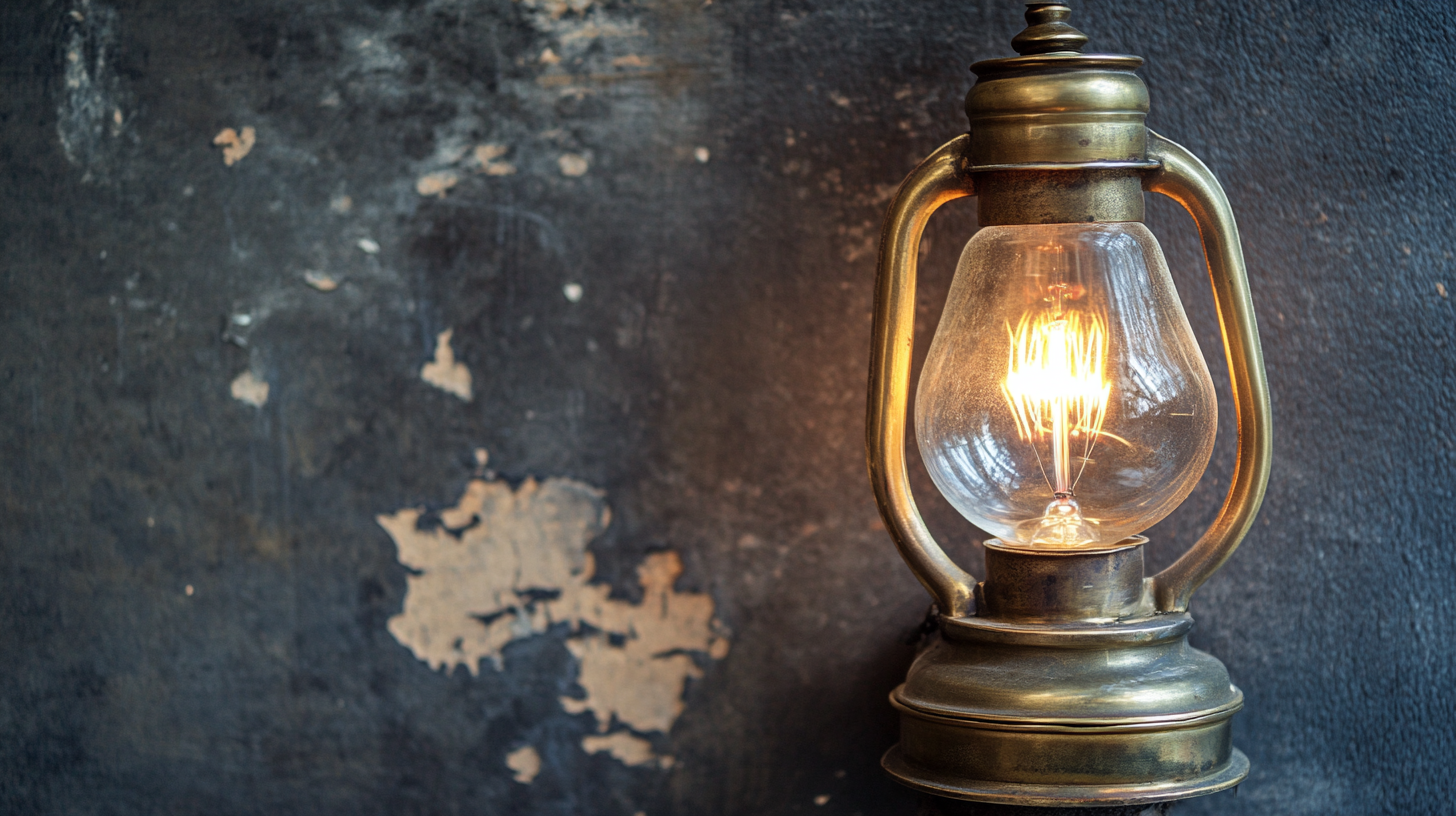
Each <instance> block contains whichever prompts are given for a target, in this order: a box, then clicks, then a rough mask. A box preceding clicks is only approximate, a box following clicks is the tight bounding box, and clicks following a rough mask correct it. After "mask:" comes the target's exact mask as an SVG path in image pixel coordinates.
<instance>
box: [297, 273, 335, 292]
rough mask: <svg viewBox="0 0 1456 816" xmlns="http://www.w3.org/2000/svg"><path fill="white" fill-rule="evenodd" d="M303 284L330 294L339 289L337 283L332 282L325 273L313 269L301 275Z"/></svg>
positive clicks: (330, 277) (331, 278)
mask: <svg viewBox="0 0 1456 816" xmlns="http://www.w3.org/2000/svg"><path fill="white" fill-rule="evenodd" d="M303 282H304V283H306V284H308V285H309V286H312V287H313V288H315V289H317V290H319V291H320V292H332V291H334V290H335V289H338V288H339V282H338V281H337V280H334V278H333V277H332V276H330V275H329V274H328V273H327V272H319V271H316V270H313V269H310V270H309V271H307V272H304V273H303Z"/></svg>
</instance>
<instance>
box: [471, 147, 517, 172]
mask: <svg viewBox="0 0 1456 816" xmlns="http://www.w3.org/2000/svg"><path fill="white" fill-rule="evenodd" d="M510 151H511V149H510V148H509V147H507V146H505V145H502V144H483V145H476V146H475V151H474V156H475V163H476V164H479V165H480V170H481V172H483V173H485V174H486V175H487V176H509V175H511V174H512V173H514V172H516V166H515V165H514V164H511V163H510V162H508V161H501V160H500V158H501V157H502V156H504V155H505V154H507V153H509V152H510Z"/></svg>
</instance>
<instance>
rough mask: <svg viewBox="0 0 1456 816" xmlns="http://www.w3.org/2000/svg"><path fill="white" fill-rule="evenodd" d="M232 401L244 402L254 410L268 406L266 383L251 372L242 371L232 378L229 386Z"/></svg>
mask: <svg viewBox="0 0 1456 816" xmlns="http://www.w3.org/2000/svg"><path fill="white" fill-rule="evenodd" d="M229 390H230V391H231V392H232V395H233V399H235V400H237V401H238V402H246V403H247V404H249V405H251V406H253V407H254V408H262V407H263V406H264V405H267V404H268V382H267V380H262V379H259V378H258V376H257V375H255V374H254V373H253V372H251V371H244V372H243V373H241V374H239V375H238V376H236V377H234V378H233V381H232V385H231V386H229Z"/></svg>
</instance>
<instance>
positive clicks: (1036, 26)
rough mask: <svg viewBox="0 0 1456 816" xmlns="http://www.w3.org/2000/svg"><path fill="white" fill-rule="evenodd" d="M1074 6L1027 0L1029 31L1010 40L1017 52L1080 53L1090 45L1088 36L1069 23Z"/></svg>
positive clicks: (1024, 53)
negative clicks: (1068, 19) (1084, 47)
mask: <svg viewBox="0 0 1456 816" xmlns="http://www.w3.org/2000/svg"><path fill="white" fill-rule="evenodd" d="M1071 16H1072V9H1071V7H1069V6H1068V5H1067V4H1066V3H1048V2H1046V0H1026V30H1025V31H1022V32H1021V33H1020V34H1017V35H1016V37H1015V38H1013V39H1012V40H1011V47H1012V48H1013V49H1015V50H1016V53H1018V54H1020V55H1022V56H1023V57H1025V56H1030V55H1032V54H1057V53H1077V52H1080V51H1081V50H1082V47H1083V46H1085V45H1086V44H1087V35H1086V34H1083V33H1082V32H1080V31H1078V30H1077V29H1075V28H1073V27H1072V25H1071V24H1070V23H1068V22H1067V18H1068V17H1071Z"/></svg>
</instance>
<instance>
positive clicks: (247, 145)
mask: <svg viewBox="0 0 1456 816" xmlns="http://www.w3.org/2000/svg"><path fill="white" fill-rule="evenodd" d="M257 141H258V132H257V131H256V130H253V128H251V127H245V128H243V132H242V133H238V132H237V131H236V130H233V129H232V128H223V129H222V132H221V133H219V134H217V135H216V136H214V137H212V143H213V144H215V145H221V146H222V163H223V164H226V165H227V166H228V167H232V166H233V165H234V164H237V163H238V162H240V161H242V160H243V157H244V156H246V155H248V154H249V153H251V152H252V150H253V145H254V144H256V143H257Z"/></svg>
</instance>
